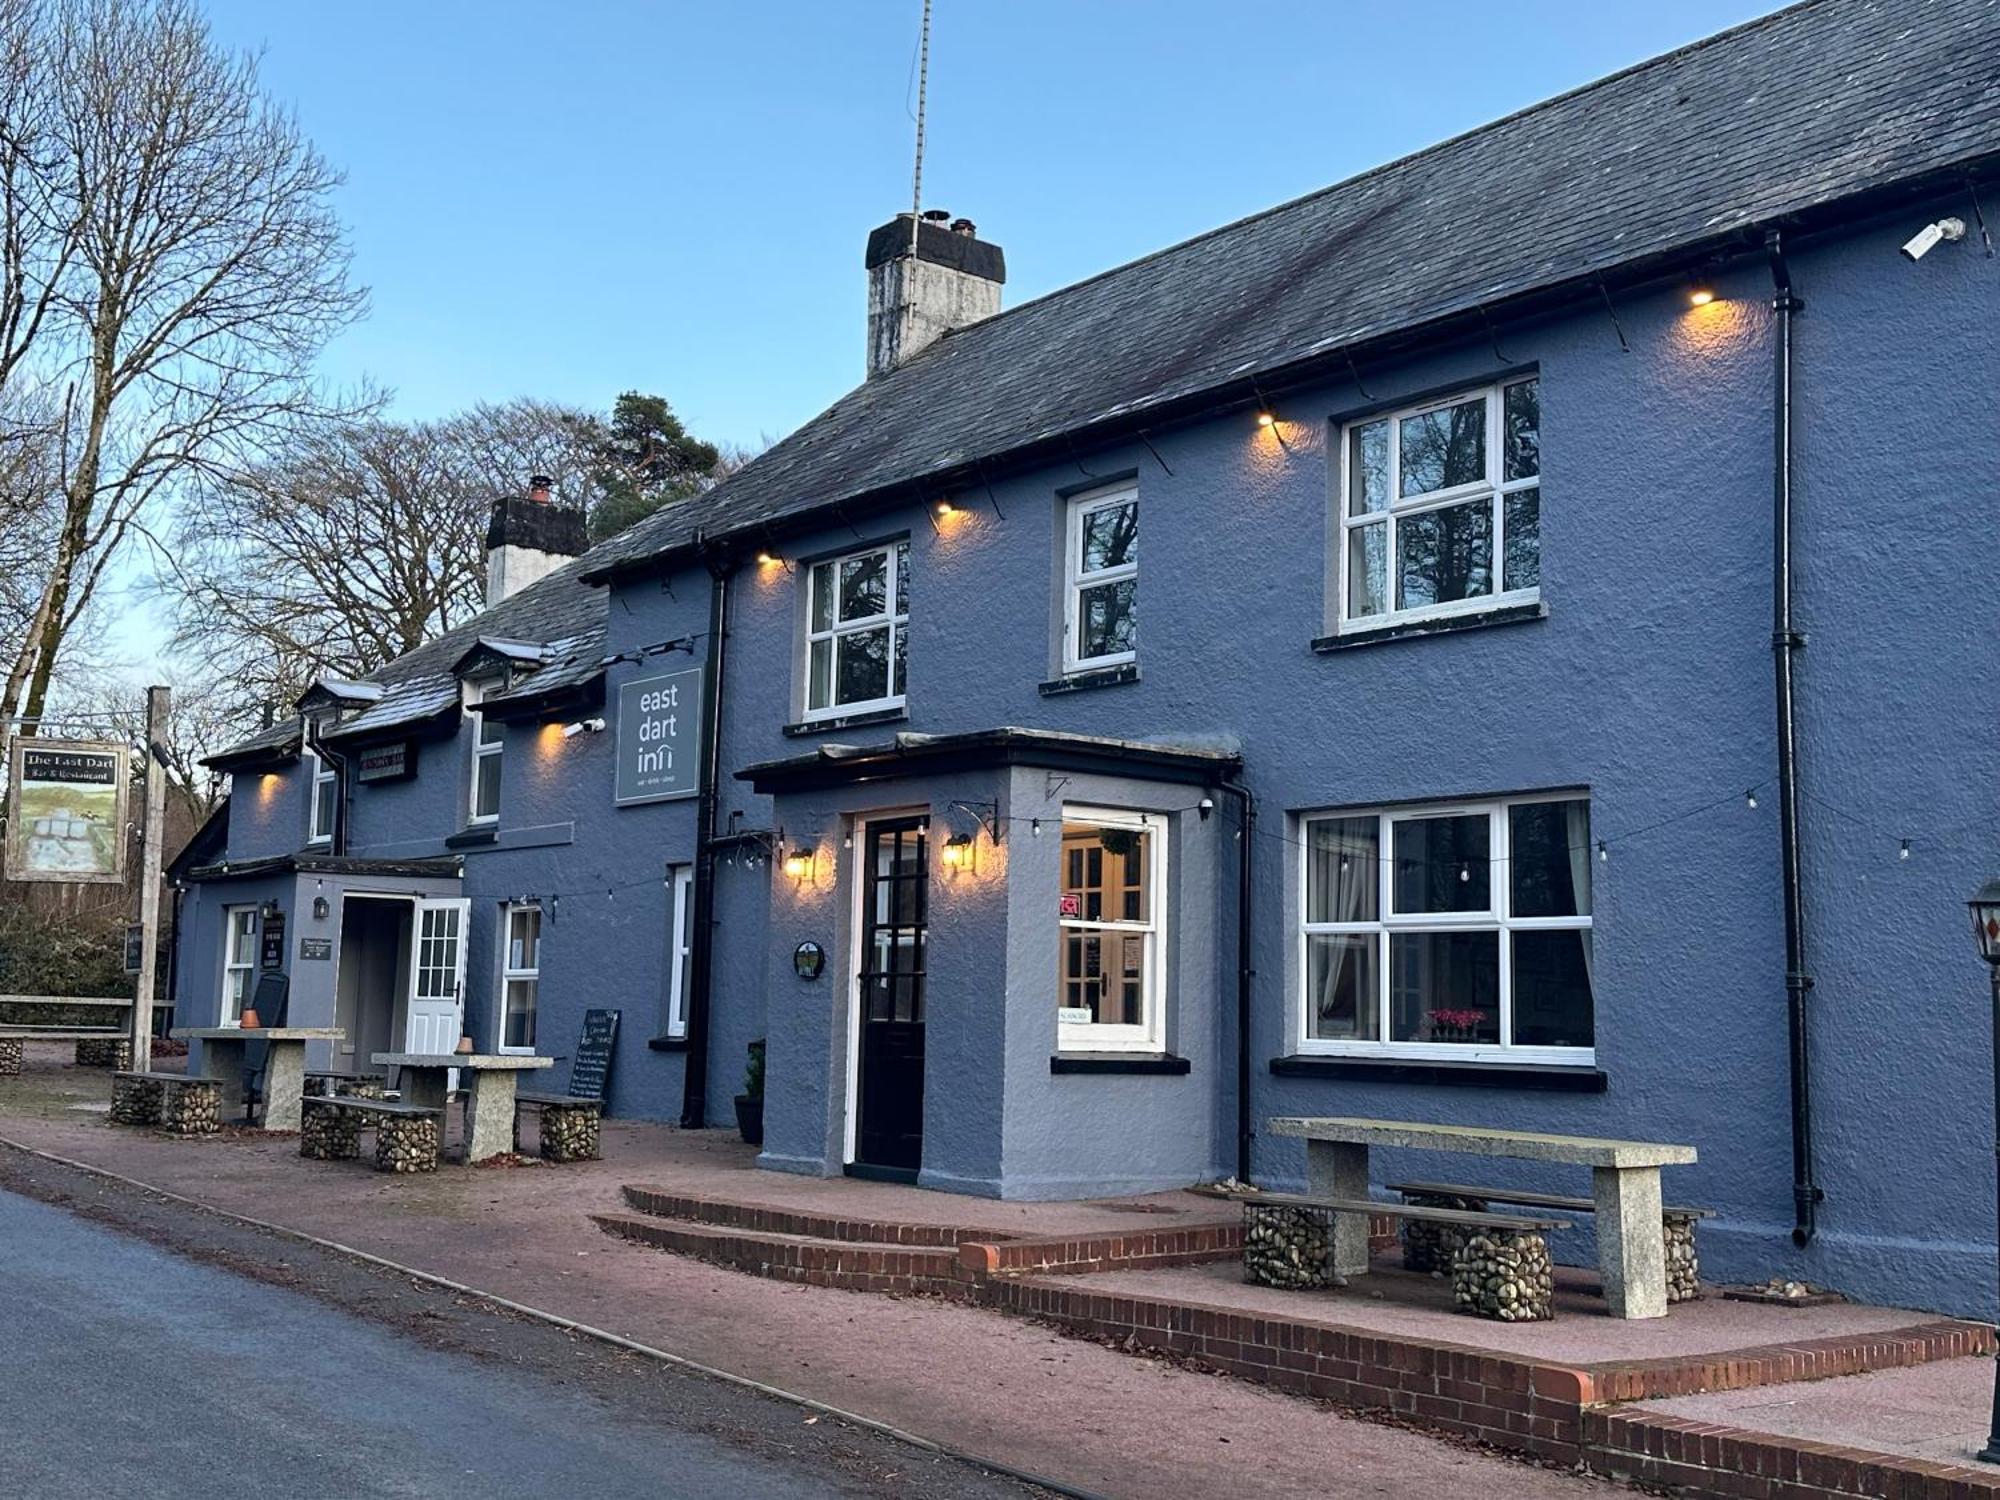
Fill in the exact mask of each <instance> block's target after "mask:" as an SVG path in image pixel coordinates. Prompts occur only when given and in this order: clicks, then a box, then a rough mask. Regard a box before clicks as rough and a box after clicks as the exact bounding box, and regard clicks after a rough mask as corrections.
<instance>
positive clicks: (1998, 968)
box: [1965, 880, 2000, 1464]
mask: <svg viewBox="0 0 2000 1500" xmlns="http://www.w3.org/2000/svg"><path fill="white" fill-rule="evenodd" d="M1965 904H1966V907H1967V909H1968V910H1970V911H1971V913H1972V935H1973V937H1974V938H1976V939H1977V940H1978V942H1979V956H1980V957H1981V958H1983V959H1985V960H1986V972H1987V974H1988V976H1989V977H1990V978H1991V980H1992V982H1993V1056H1994V1061H1995V1062H1996V1063H2000V880H1989V881H1987V882H1986V883H1985V884H1984V885H1982V886H1981V887H1980V888H1979V891H1978V893H1977V894H1976V895H1974V896H1973V898H1972V899H1971V900H1970V901H1968V902H1966V903H1965ZM1993 1109H1994V1128H1995V1131H1996V1135H2000V1072H1995V1074H1994V1075H1993ZM1996 1360H2000V1356H1996ZM1979 1457H1980V1460H1981V1461H1982V1462H1984V1463H1989V1464H2000V1362H1996V1363H1995V1365H1994V1367H1993V1412H1992V1417H1991V1420H1990V1422H1989V1424H1988V1427H1987V1438H1986V1446H1985V1447H1984V1448H1982V1449H1981V1450H1980V1451H1979Z"/></svg>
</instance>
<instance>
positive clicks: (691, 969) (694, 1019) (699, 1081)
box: [681, 540, 736, 1130]
mask: <svg viewBox="0 0 2000 1500" xmlns="http://www.w3.org/2000/svg"><path fill="white" fill-rule="evenodd" d="M702 561H703V562H704V563H706V564H707V567H708V576H709V590H708V654H707V659H706V664H705V666H706V670H705V673H704V681H703V683H702V695H701V797H700V799H699V803H698V807H699V811H698V812H697V814H696V828H695V852H694V910H693V911H692V912H690V913H689V921H690V922H691V923H692V924H693V927H694V931H693V933H692V934H691V935H690V936H691V941H690V942H689V944H688V1018H687V1067H686V1071H685V1073H684V1074H683V1075H682V1085H681V1129H683V1130H700V1129H702V1128H704V1127H705V1126H706V1125H707V1123H708V1018H709V1009H710V1007H709V998H710V996H711V994H712V993H713V991H714V975H715V848H716V833H715V830H716V818H717V809H718V808H719V807H720V805H721V796H722V794H721V791H720V789H719V788H718V787H717V786H716V778H717V776H718V774H719V772H720V769H721V765H722V682H723V670H724V667H725V664H726V660H727V655H728V653H727V649H726V647H727V643H728V639H729V582H730V579H731V578H732V577H733V576H734V574H735V572H736V563H735V561H734V559H732V558H730V557H728V556H726V555H724V554H722V553H719V552H718V551H716V550H715V549H713V548H712V547H710V546H708V545H707V544H706V542H705V540H704V543H703V545H702Z"/></svg>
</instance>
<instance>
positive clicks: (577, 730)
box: [563, 719, 604, 740]
mask: <svg viewBox="0 0 2000 1500" xmlns="http://www.w3.org/2000/svg"><path fill="white" fill-rule="evenodd" d="M602 733H604V720H602V719H578V720H577V721H576V722H575V723H574V724H565V725H563V738H564V739H566V740H573V739H575V738H576V737H577V736H578V735H580V734H602Z"/></svg>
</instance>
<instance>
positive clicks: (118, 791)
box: [3, 738, 131, 884]
mask: <svg viewBox="0 0 2000 1500" xmlns="http://www.w3.org/2000/svg"><path fill="white" fill-rule="evenodd" d="M130 757H131V750H130V748H129V747H128V746H125V745H109V744H100V743H94V742H93V743H85V742H82V741H77V740H37V739H33V738H21V739H16V740H15V741H14V747H13V754H12V755H11V756H10V757H9V759H8V766H7V846H6V851H5V854H6V857H5V860H4V862H3V863H4V866H5V869H6V873H7V878H8V879H9V880H48V881H62V882H65V883H68V882H71V881H75V882H80V883H91V882H96V883H99V884H115V883H116V882H118V881H122V880H123V879H124V878H125V796H126V789H127V785H128V782H129V780H130V777H129V775H128V762H129V760H130Z"/></svg>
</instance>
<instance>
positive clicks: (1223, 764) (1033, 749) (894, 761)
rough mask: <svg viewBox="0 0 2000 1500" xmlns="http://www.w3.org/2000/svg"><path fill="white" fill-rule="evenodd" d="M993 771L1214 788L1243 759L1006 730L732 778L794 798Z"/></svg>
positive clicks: (816, 755)
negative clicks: (1029, 770)
mask: <svg viewBox="0 0 2000 1500" xmlns="http://www.w3.org/2000/svg"><path fill="white" fill-rule="evenodd" d="M993 766H1040V767H1045V768H1047V769H1049V770H1056V771H1081V772H1085V773H1096V774H1101V775H1106V776H1137V777H1141V778H1143V779H1144V780H1147V781H1173V782H1181V783H1191V784H1195V785H1213V784H1215V783H1217V782H1220V781H1224V780H1226V779H1228V778H1229V777H1232V776H1234V775H1236V773H1237V772H1239V771H1240V770H1242V768H1243V756H1242V754H1241V753H1240V752H1238V751H1237V750H1236V749H1235V747H1234V746H1223V745H1218V744H1210V745H1197V744H1166V743H1161V742H1158V741H1152V740H1123V739H1114V738H1111V737H1109V736H1104V735H1094V734H1063V733H1059V732H1057V731H1055V730H1048V729H1021V728H1016V727H1014V726H1011V725H1005V726H1002V727H1000V728H997V729H976V730H972V731H970V732H968V733H963V734H899V735H897V736H896V737H895V739H894V740H892V741H890V742H889V743H887V744H882V745H837V744H836V745H822V746H820V747H819V749H818V750H816V751H815V752H813V753H812V754H811V755H799V756H793V757H791V758H789V759H786V760H767V761H762V762H760V763H758V764H757V765H754V766H746V767H745V768H744V769H743V770H741V771H738V772H737V773H736V779H737V780H739V781H747V782H749V783H750V784H751V786H752V788H753V789H754V790H756V791H758V792H764V793H774V792H801V791H815V790H818V789H819V788H822V787H832V786H853V785H856V784H858V783H861V782H868V781H897V780H902V779H905V778H907V777H911V776H922V775H931V774H937V773H949V772H953V771H973V770H984V769H986V768H988V767H993Z"/></svg>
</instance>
